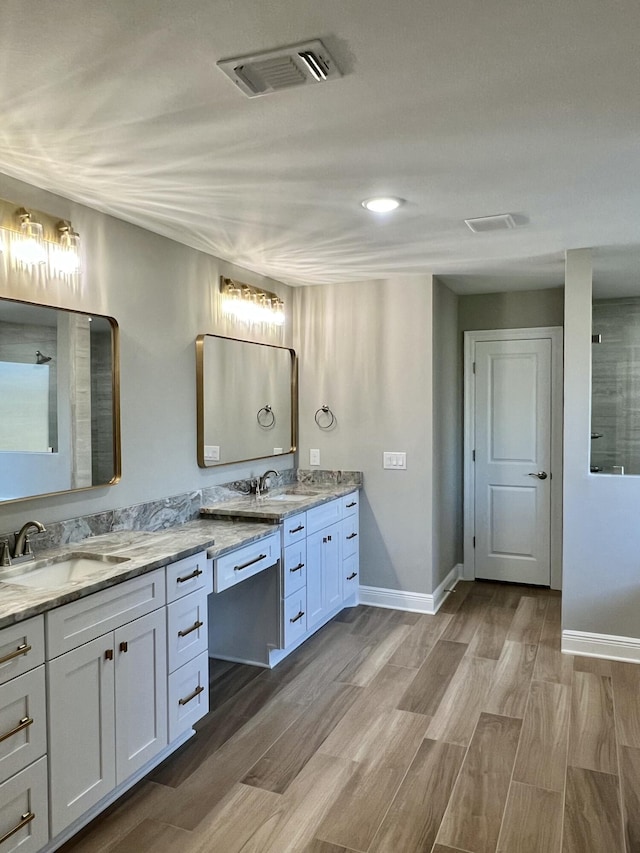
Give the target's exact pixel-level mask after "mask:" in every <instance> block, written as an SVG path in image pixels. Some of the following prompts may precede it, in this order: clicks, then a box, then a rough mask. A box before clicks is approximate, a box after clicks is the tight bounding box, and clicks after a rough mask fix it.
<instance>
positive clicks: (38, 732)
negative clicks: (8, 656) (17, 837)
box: [0, 665, 47, 853]
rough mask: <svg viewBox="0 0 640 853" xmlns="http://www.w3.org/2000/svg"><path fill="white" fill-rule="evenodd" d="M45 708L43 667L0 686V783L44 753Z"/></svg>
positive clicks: (45, 738) (45, 744) (45, 748)
mask: <svg viewBox="0 0 640 853" xmlns="http://www.w3.org/2000/svg"><path fill="white" fill-rule="evenodd" d="M45 708H46V704H45V695H44V665H40V666H38V667H36V668H35V669H32V670H31V672H25V673H24V675H19V676H18V677H17V678H13V679H11V681H8V682H7V683H6V684H3V685H2V689H1V690H0V782H4V781H5V779H8V778H9V777H10V776H13V774H14V773H17V772H18V771H19V770H23V769H24V768H25V767H26V766H27V765H28V764H31V763H32V762H33V761H35V760H36V759H37V758H40V757H41V756H43V755H44V754H45V752H46V751H47V714H46V711H45ZM0 837H1V833H0ZM0 850H3V848H2V847H0ZM3 853H4V851H3Z"/></svg>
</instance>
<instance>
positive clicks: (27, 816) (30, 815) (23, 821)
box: [0, 812, 36, 844]
mask: <svg viewBox="0 0 640 853" xmlns="http://www.w3.org/2000/svg"><path fill="white" fill-rule="evenodd" d="M35 816H36V815H35V812H25V813H24V814H23V815H22V817H21V818H20V823H19V824H18V825H17V826H14V827H13V829H10V830H9V832H5V834H4V835H3V836H2V838H0V844H2V842H3V841H6V840H7V839H8V838H11V836H12V835H15V834H16V832H20V830H21V829H22V827H23V826H26V825H27V824H28V823H31V821H32V820H33V819H34V817H35Z"/></svg>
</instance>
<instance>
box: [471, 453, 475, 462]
mask: <svg viewBox="0 0 640 853" xmlns="http://www.w3.org/2000/svg"><path fill="white" fill-rule="evenodd" d="M471 461H472V462H475V461H476V452H475V450H472V451H471Z"/></svg>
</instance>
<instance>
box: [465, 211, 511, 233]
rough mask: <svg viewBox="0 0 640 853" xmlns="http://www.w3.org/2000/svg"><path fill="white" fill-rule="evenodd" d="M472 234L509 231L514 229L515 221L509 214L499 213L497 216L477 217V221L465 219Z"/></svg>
mask: <svg viewBox="0 0 640 853" xmlns="http://www.w3.org/2000/svg"><path fill="white" fill-rule="evenodd" d="M465 222H466V223H467V225H468V226H469V228H470V229H471V230H472V231H473V233H474V234H484V233H485V231H509V230H510V229H511V228H516V221H515V219H514V218H513V216H512V215H511V214H510V213H500V214H498V215H497V216H479V217H478V218H477V219H465Z"/></svg>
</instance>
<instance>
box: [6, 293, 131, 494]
mask: <svg viewBox="0 0 640 853" xmlns="http://www.w3.org/2000/svg"><path fill="white" fill-rule="evenodd" d="M116 335H117V324H116V322H115V320H113V319H112V318H110V317H101V316H97V315H89V314H84V313H82V312H74V311H66V310H63V309H57V308H50V307H45V306H42V305H33V304H31V303H26V302H18V301H15V300H9V299H0V400H1V401H2V417H0V501H12V500H22V499H24V498H27V497H35V496H38V495H44V494H49V493H52V492H66V491H72V490H75V489H86V488H91V487H94V486H100V485H107V484H110V483H114V482H117V480H118V479H119V476H120V454H119V428H118V424H119V420H118V414H119V413H118V400H117V361H116V358H117V352H116V346H117V342H116Z"/></svg>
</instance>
